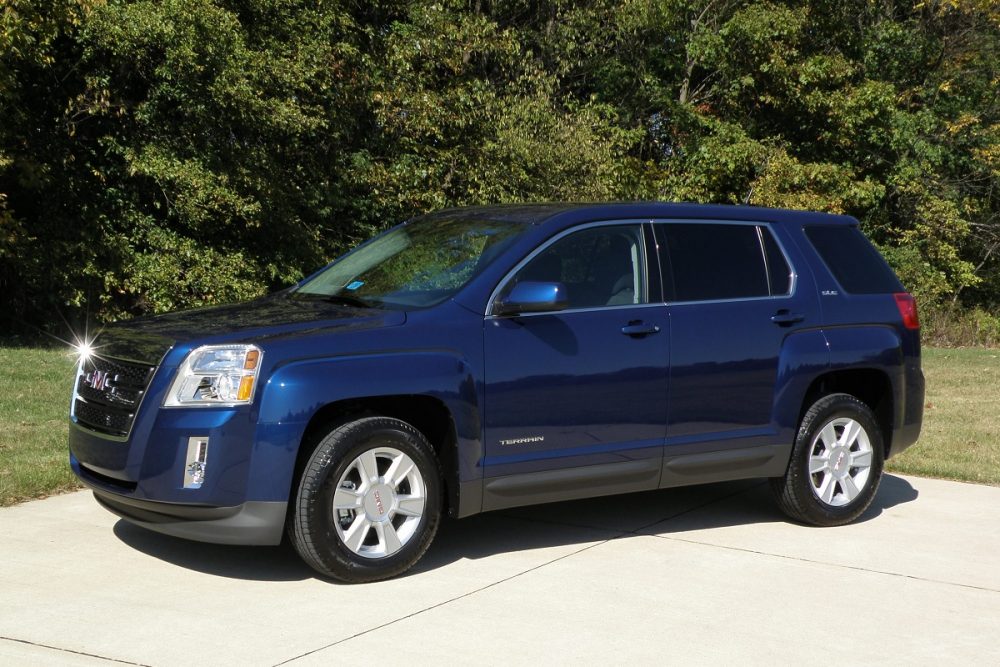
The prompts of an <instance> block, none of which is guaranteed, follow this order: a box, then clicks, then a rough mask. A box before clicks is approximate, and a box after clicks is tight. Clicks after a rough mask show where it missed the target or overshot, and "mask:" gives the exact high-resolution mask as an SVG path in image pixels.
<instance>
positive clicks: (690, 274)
mask: <svg viewBox="0 0 1000 667" xmlns="http://www.w3.org/2000/svg"><path fill="white" fill-rule="evenodd" d="M656 228H657V235H658V241H659V243H658V245H659V246H660V257H661V263H662V266H663V272H664V279H665V281H666V282H667V283H668V285H667V288H668V289H667V294H668V295H671V296H672V297H673V300H676V301H715V300H724V299H749V298H755V297H766V296H772V295H783V294H787V293H788V291H789V289H790V287H791V270H790V268H789V266H788V262H787V261H786V260H785V257H784V255H783V254H782V252H781V249H780V248H778V244H777V243H776V242H775V240H774V239H773V238H772V236H771V233H770V231H769V230H768V229H767V228H766V227H758V226H756V225H727V224H703V223H664V224H658V225H656ZM671 283H672V285H671ZM671 287H672V290H671V289H670V288H671Z"/></svg>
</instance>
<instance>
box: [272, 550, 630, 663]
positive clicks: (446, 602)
mask: <svg viewBox="0 0 1000 667" xmlns="http://www.w3.org/2000/svg"><path fill="white" fill-rule="evenodd" d="M618 537H621V535H616V536H615V537H609V538H608V539H606V540H602V541H600V542H597V543H595V544H590V545H588V546H585V547H583V548H582V549H577V550H576V551H573V552H571V553H568V554H564V555H562V556H559V557H558V558H553V559H552V560H549V561H545V562H544V563H540V564H538V565H535V566H534V567H529V568H528V569H527V570H523V571H521V572H517V573H516V574H512V575H510V576H509V577H504V578H503V579H499V580H497V581H494V582H492V583H489V584H487V585H485V586H481V587H480V588H477V589H475V590H472V591H469V592H468V593H463V594H462V595H456V596H455V597H453V598H449V599H448V600H444V601H442V602H438V603H437V604H433V605H431V606H429V607H425V608H423V609H418V610H417V611H415V612H412V613H410V614H407V615H405V616H400V617H399V618H395V619H393V620H391V621H387V622H385V623H382V624H381V625H376V626H375V627H372V628H368V629H367V630H362V631H361V632H356V633H354V634H353V635H351V636H350V637H344V638H343V639H338V640H337V641H335V642H331V643H329V644H327V645H325V646H320V647H319V648H316V649H313V650H312V651H307V652H305V653H302V654H301V655H296V656H294V657H291V658H289V659H288V660H284V661H282V662H279V663H276V664H275V665H274V667H280V666H281V665H287V664H289V663H291V662H294V661H296V660H299V659H301V658H304V657H306V656H309V655H312V654H313V653H319V652H320V651H325V650H326V649H328V648H333V647H334V646H337V645H339V644H343V643H344V642H348V641H351V640H352V639H356V638H358V637H362V636H364V635H367V634H368V633H370V632H375V631H376V630H381V629H382V628H387V627H389V626H390V625H395V624H396V623H399V622H401V621H405V620H407V619H409V618H413V617H414V616H419V615H420V614H423V613H425V612H428V611H432V610H434V609H438V608H439V607H444V606H445V605H449V604H451V603H452V602H456V601H458V600H462V599H465V598H467V597H472V596H473V595H476V594H477V593H481V592H483V591H485V590H489V589H490V588H493V587H495V586H499V585H500V584H504V583H507V582H508V581H511V580H512V579H517V578H518V577H520V576H523V575H525V574H529V573H531V572H534V571H536V570H540V569H542V568H543V567H547V566H549V565H552V564H553V563H558V562H559V561H561V560H565V559H567V558H571V557H572V556H575V555H577V554H579V553H583V552H584V551H588V550H590V549H594V548H596V547H599V546H601V545H602V544H606V543H607V542H610V541H611V540H614V539H617V538H618Z"/></svg>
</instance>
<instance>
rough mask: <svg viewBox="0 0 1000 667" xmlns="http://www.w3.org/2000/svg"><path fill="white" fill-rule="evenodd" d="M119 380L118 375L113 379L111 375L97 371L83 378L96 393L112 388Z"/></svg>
mask: <svg viewBox="0 0 1000 667" xmlns="http://www.w3.org/2000/svg"><path fill="white" fill-rule="evenodd" d="M117 379H118V376H117V375H116V376H115V377H111V374H110V373H108V372H107V371H96V370H95V371H93V372H91V373H87V376H86V377H85V378H83V383H84V384H85V385H87V386H88V387H90V388H91V389H93V390H94V391H104V390H105V389H107V388H108V387H110V386H111V383H112V381H114V380H117Z"/></svg>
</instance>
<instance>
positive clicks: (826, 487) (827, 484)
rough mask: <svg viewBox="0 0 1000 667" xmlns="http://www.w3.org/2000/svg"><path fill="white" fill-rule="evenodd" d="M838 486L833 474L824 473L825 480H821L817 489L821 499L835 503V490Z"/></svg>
mask: <svg viewBox="0 0 1000 667" xmlns="http://www.w3.org/2000/svg"><path fill="white" fill-rule="evenodd" d="M836 488H837V482H836V480H835V479H834V478H833V475H831V474H829V473H827V474H825V475H823V481H822V482H820V485H819V488H818V489H816V494H817V495H818V496H819V499H820V500H822V501H823V502H824V503H826V504H827V505H832V504H833V492H834V491H835V490H836Z"/></svg>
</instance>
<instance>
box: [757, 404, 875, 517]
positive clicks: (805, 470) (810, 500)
mask: <svg viewBox="0 0 1000 667" xmlns="http://www.w3.org/2000/svg"><path fill="white" fill-rule="evenodd" d="M883 459H884V447H883V443H882V432H881V430H880V429H879V426H878V423H877V422H876V420H875V415H874V414H873V413H872V411H871V408H869V407H868V406H867V405H866V404H864V403H862V402H861V401H859V400H858V399H857V398H855V397H854V396H851V395H849V394H830V395H828V396H824V397H823V398H821V399H819V400H818V401H816V402H815V403H814V404H813V405H812V407H810V408H809V410H808V411H807V412H806V414H805V416H804V417H803V418H802V423H801V424H800V426H799V431H798V434H797V437H796V439H795V446H794V447H793V449H792V457H791V461H790V462H789V464H788V470H787V471H786V473H785V476H784V477H779V478H775V479H772V480H771V491H772V493H773V495H774V497H775V499H776V500H777V503H778V505H779V507H781V509H782V511H783V512H785V514H787V515H788V516H790V517H791V518H793V519H796V520H798V521H802V522H805V523H811V524H814V525H817V526H839V525H842V524H845V523H849V522H851V521H853V520H854V519H856V518H857V517H858V516H860V515H861V513H862V512H864V511H865V510H866V509H868V506H869V505H871V502H872V500H873V499H874V498H875V492H876V491H877V490H878V485H879V481H880V479H881V477H882V464H883Z"/></svg>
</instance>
